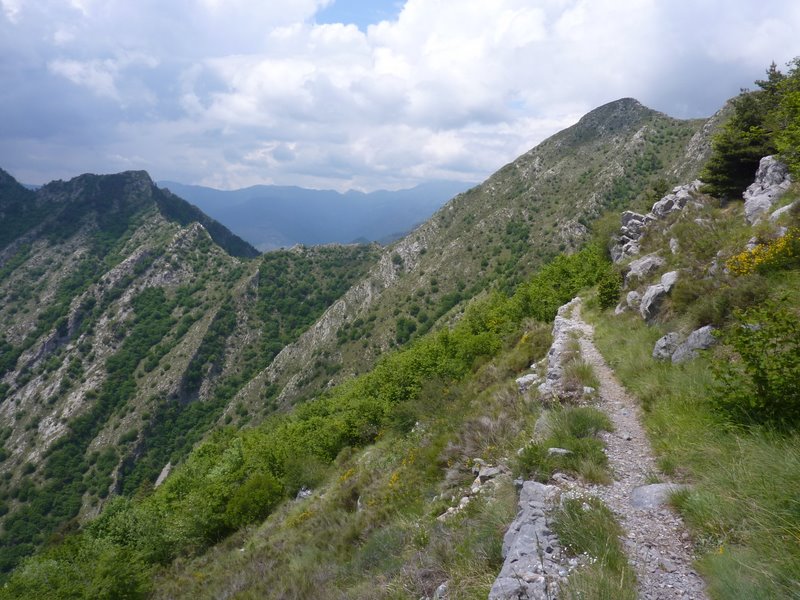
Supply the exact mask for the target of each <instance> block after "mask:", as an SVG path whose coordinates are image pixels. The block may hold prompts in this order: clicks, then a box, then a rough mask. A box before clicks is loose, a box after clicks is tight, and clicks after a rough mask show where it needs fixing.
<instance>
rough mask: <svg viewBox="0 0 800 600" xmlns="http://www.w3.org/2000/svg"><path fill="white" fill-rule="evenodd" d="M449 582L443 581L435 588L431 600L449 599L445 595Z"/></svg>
mask: <svg viewBox="0 0 800 600" xmlns="http://www.w3.org/2000/svg"><path fill="white" fill-rule="evenodd" d="M449 583H450V582H449V581H445V582H444V583H442V584H441V585H440V586H439V587H437V588H436V591H435V592H433V600H447V598H448V597H449V596H448V595H447V588H448V587H449Z"/></svg>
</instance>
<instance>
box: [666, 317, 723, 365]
mask: <svg viewBox="0 0 800 600" xmlns="http://www.w3.org/2000/svg"><path fill="white" fill-rule="evenodd" d="M713 332H714V328H713V327H712V326H711V325H706V326H705V327H701V328H700V329H695V330H694V331H693V332H692V333H690V334H689V337H688V338H686V341H685V342H683V343H682V344H680V345H679V346H678V347H677V348H676V349H675V352H673V353H672V362H673V363H675V364H677V363H682V362H685V361H687V360H690V359H692V358H697V351H698V350H706V349H708V348H711V346H713V345H714V344H716V343H717V338H716V337H714V334H713Z"/></svg>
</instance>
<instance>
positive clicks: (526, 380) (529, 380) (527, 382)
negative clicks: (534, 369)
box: [517, 373, 540, 393]
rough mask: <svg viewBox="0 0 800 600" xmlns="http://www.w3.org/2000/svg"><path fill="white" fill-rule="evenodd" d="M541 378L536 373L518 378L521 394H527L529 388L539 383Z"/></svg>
mask: <svg viewBox="0 0 800 600" xmlns="http://www.w3.org/2000/svg"><path fill="white" fill-rule="evenodd" d="M539 380H540V378H539V376H538V375H537V374H536V373H528V374H527V375H523V376H522V377H517V386H518V387H519V391H520V392H523V393H524V392H525V391H526V390H527V389H528V388H529V387H531V386H533V385H536V384H537V383H539Z"/></svg>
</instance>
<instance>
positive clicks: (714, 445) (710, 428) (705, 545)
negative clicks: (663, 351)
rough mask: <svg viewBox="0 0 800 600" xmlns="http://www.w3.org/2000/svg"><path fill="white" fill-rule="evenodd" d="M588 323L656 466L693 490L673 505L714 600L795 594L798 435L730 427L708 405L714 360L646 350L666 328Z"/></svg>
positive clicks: (799, 572)
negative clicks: (669, 359) (678, 359)
mask: <svg viewBox="0 0 800 600" xmlns="http://www.w3.org/2000/svg"><path fill="white" fill-rule="evenodd" d="M587 316H589V317H590V318H591V319H592V320H593V321H594V322H595V324H596V327H595V332H596V334H595V341H596V343H597V346H598V348H599V350H600V351H601V352H602V353H603V355H604V356H605V357H606V360H607V361H608V362H609V364H611V366H612V367H613V368H614V369H615V371H616V373H617V375H618V376H619V377H620V379H621V380H622V382H623V383H624V385H625V386H626V387H627V388H628V389H629V390H630V391H631V392H632V393H633V394H635V395H636V396H638V397H639V398H640V400H641V401H642V405H643V408H644V410H645V413H644V414H645V417H644V418H645V424H646V427H647V429H648V431H649V433H650V437H651V442H652V443H653V446H654V448H655V450H656V452H657V453H658V455H659V466H660V467H661V468H662V469H663V470H664V471H665V472H667V473H669V474H671V475H672V476H673V477H676V478H678V479H685V480H688V481H691V482H692V483H693V484H694V485H693V488H692V490H691V491H690V492H686V493H684V494H682V495H681V496H679V497H678V499H677V505H678V508H679V510H680V511H681V513H682V515H683V516H684V519H685V520H686V522H687V524H688V525H689V526H690V527H691V528H692V531H693V533H694V537H695V541H696V544H697V550H698V553H699V555H700V560H699V563H698V568H699V569H700V571H701V573H702V574H703V575H704V577H705V578H706V580H707V583H708V586H709V593H710V595H711V596H712V598H754V599H760V598H764V599H766V598H792V597H795V598H796V597H800V583H798V582H800V500H798V499H799V498H800V435H799V434H798V433H797V432H790V433H783V434H777V433H774V432H770V431H768V430H766V429H763V428H759V427H750V428H744V427H733V426H731V425H730V424H729V423H728V422H726V421H725V420H723V419H722V418H721V417H720V416H719V415H718V413H715V412H714V410H713V408H712V404H711V400H710V389H711V385H712V376H711V369H710V366H711V361H712V360H713V357H710V356H703V357H701V358H699V359H697V360H694V361H691V362H688V363H684V364H682V365H672V364H671V363H663V362H658V361H656V360H654V359H653V358H652V357H651V355H650V353H651V351H652V348H653V343H654V342H655V341H656V339H658V337H660V336H661V335H662V334H663V331H660V330H659V329H658V328H656V327H650V328H648V327H646V326H645V325H644V324H643V323H642V322H641V320H640V319H638V318H636V317H635V316H627V317H623V318H615V317H613V316H610V315H608V314H604V315H598V314H596V313H594V314H591V315H587Z"/></svg>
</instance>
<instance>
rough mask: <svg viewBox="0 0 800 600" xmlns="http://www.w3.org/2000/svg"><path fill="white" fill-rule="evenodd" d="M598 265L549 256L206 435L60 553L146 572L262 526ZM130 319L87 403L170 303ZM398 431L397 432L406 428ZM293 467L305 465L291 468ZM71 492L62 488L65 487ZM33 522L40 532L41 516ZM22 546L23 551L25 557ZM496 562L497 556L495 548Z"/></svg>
mask: <svg viewBox="0 0 800 600" xmlns="http://www.w3.org/2000/svg"><path fill="white" fill-rule="evenodd" d="M605 264H606V263H605V262H604V259H602V258H601V255H600V253H599V252H598V251H597V250H596V249H588V250H585V251H583V252H580V253H577V254H574V255H572V256H568V257H560V258H559V259H558V260H557V261H555V263H554V266H551V267H548V268H546V269H544V270H543V271H542V273H541V274H540V275H538V276H537V277H536V278H535V279H534V280H533V281H532V282H531V284H529V285H528V286H524V287H523V288H521V290H520V291H519V292H518V293H517V294H515V296H514V297H513V298H509V297H507V296H505V295H503V294H501V293H494V294H491V295H489V296H488V297H486V298H484V299H483V300H481V301H476V302H473V303H472V304H471V305H470V306H469V307H468V309H467V310H466V312H465V314H464V315H463V318H462V319H461V320H460V321H459V322H458V323H457V325H456V326H454V327H453V328H452V329H444V330H441V331H439V332H437V333H435V334H430V335H427V336H424V337H421V338H419V339H418V340H417V341H416V342H414V343H413V344H412V345H411V346H410V347H409V348H407V349H405V350H403V351H399V352H395V353H392V354H388V355H386V356H385V357H384V358H383V359H382V360H381V361H380V362H379V363H378V365H377V366H376V367H375V368H374V369H373V370H372V371H371V372H369V373H367V374H366V375H363V376H361V377H359V378H357V379H355V380H351V381H349V382H347V383H345V384H343V385H340V386H339V387H337V388H335V389H333V390H331V391H329V392H327V393H326V394H324V395H322V396H320V397H318V398H316V399H314V400H311V401H309V402H307V403H305V404H302V405H299V406H297V407H296V409H295V410H294V411H293V412H292V413H289V414H286V415H281V416H273V417H271V418H269V419H267V420H266V421H265V422H264V423H263V424H261V425H260V426H259V427H256V428H251V429H243V430H241V431H239V432H237V433H234V432H232V431H229V430H218V431H216V432H215V433H214V434H212V435H211V436H210V437H209V439H207V440H206V441H204V442H203V443H202V444H200V445H199V446H198V447H197V448H196V449H195V450H194V451H193V452H192V453H191V454H190V455H189V456H188V458H187V459H186V461H185V463H184V464H183V465H181V466H180V467H178V468H177V469H176V471H175V472H174V473H173V474H172V475H171V476H170V477H169V478H168V479H167V480H166V481H165V482H164V483H163V484H162V485H161V486H159V487H158V488H157V489H156V490H155V491H154V492H153V493H152V495H150V496H147V497H146V498H144V499H142V500H136V501H132V502H129V501H115V502H114V503H112V505H111V507H109V509H108V511H107V512H106V513H105V514H104V515H103V517H101V519H99V520H98V521H96V522H95V523H94V524H92V525H91V526H89V527H88V528H86V529H85V530H84V531H83V533H81V534H80V535H78V536H77V537H76V538H69V539H70V540H71V541H70V544H76V545H77V548H78V549H77V550H73V551H72V553H71V554H70V556H72V555H75V554H78V555H80V554H81V553H82V552H84V550H83V549H84V548H87V547H93V546H95V545H97V544H101V545H103V544H106V545H107V544H111V547H112V548H113V549H114V552H115V553H116V554H113V556H124V555H126V553H130V555H131V556H133V557H135V560H136V561H141V563H142V564H143V565H144V567H143V568H142V572H148V569H151V568H152V566H153V565H155V564H157V563H161V562H165V561H168V560H170V559H171V558H174V557H175V556H178V555H179V554H181V553H185V552H191V551H197V550H202V549H203V548H205V547H207V546H208V545H210V544H213V543H216V542H218V541H219V540H220V539H221V538H222V537H223V536H225V535H227V534H229V533H230V532H232V531H234V530H235V529H236V528H238V527H241V526H242V525H244V524H247V523H252V522H257V521H258V520H260V519H263V518H264V517H265V516H266V515H267V514H268V513H269V512H270V511H271V510H272V509H273V508H274V506H275V503H276V502H277V501H278V500H280V499H281V498H283V497H285V495H286V494H288V493H292V492H294V491H296V489H297V487H298V485H306V484H307V483H314V479H315V478H319V476H320V475H319V473H324V471H325V469H326V467H328V466H329V465H331V464H332V463H333V461H334V460H335V459H336V457H337V456H338V455H339V454H340V453H341V452H342V451H343V450H345V449H347V448H359V447H363V446H364V445H366V444H370V443H373V442H374V441H375V440H376V439H378V438H379V437H380V436H382V435H384V434H385V432H386V431H388V430H389V429H395V430H397V429H398V425H397V424H398V418H399V415H402V414H403V413H404V410H403V407H404V406H405V407H407V408H408V409H409V410H407V411H405V413H408V414H415V413H417V412H418V411H420V410H422V408H421V405H420V404H419V401H420V397H421V394H423V393H426V390H428V389H429V387H428V386H430V384H431V382H456V381H458V380H460V379H462V378H464V377H465V376H466V375H467V374H468V373H470V372H471V370H472V369H473V368H475V366H476V365H479V364H481V363H482V362H484V361H485V360H487V359H489V358H491V357H492V356H495V355H496V354H497V353H498V352H500V351H501V349H502V348H503V344H504V340H505V339H506V338H508V337H509V336H510V335H511V334H513V332H514V331H515V330H517V329H518V328H519V327H520V325H521V324H522V322H523V321H525V320H526V319H528V318H530V317H534V318H536V317H537V316H539V315H543V316H544V317H545V318H551V315H552V313H554V312H555V309H556V308H557V305H558V304H561V303H563V302H564V301H566V300H568V299H569V298H570V297H572V295H573V294H574V293H575V292H576V291H577V290H579V289H580V288H581V287H583V286H586V285H593V284H594V283H595V282H596V279H597V276H598V275H597V274H598V273H599V272H601V271H602V268H604V267H605ZM538 292H542V293H541V294H539V293H538ZM135 311H136V318H135V321H134V327H133V328H132V330H131V333H130V334H129V336H128V337H127V338H126V339H125V341H124V342H123V346H122V348H121V349H120V351H119V352H118V353H117V354H116V355H115V356H113V357H111V358H110V359H109V360H108V362H107V368H108V370H109V386H111V385H113V389H111V388H110V387H108V388H107V387H106V386H104V387H103V388H102V390H101V391H100V393H99V395H98V401H97V406H98V407H109V408H110V407H111V406H113V405H115V403H116V401H117V400H118V399H119V398H121V397H123V396H124V394H126V393H130V391H132V390H133V389H135V388H134V387H131V386H132V382H131V378H132V377H133V373H134V372H135V366H136V364H137V363H138V362H139V361H140V360H142V358H143V357H144V356H146V354H147V352H148V350H149V349H150V347H151V346H152V345H153V344H155V343H156V342H157V341H158V340H159V339H160V338H161V337H163V335H164V333H163V330H162V329H161V328H162V327H168V326H169V324H170V318H169V314H170V311H171V305H170V303H169V302H168V301H167V300H166V298H165V297H164V293H163V290H145V292H143V293H142V294H141V295H140V297H139V298H137V300H136V306H135ZM536 340H538V337H536ZM534 341H535V340H534ZM525 343H528V342H525ZM531 343H533V342H531ZM537 344H538V342H537ZM445 397H446V396H445ZM194 404H202V403H194ZM190 406H191V404H190ZM101 409H102V410H106V409H105V408H98V410H101ZM576 415H577V413H576ZM98 417H99V414H97V413H92V414H91V418H89V419H88V420H87V421H86V423H85V424H84V425H81V427H80V428H77V429H76V435H75V436H74V437H70V438H69V439H68V440H67V441H66V442H64V444H59V445H57V447H56V449H55V450H54V451H53V452H52V453H51V456H50V457H49V458H48V461H47V464H46V472H48V473H50V474H51V475H53V476H54V475H55V474H56V473H74V472H81V470H80V469H79V468H78V467H79V465H77V464H75V465H73V464H71V463H69V461H70V460H73V461H81V460H82V457H83V456H84V454H85V446H84V445H83V444H84V443H85V442H84V440H86V439H89V438H90V437H91V436H90V434H91V432H93V431H94V429H93V428H94V427H96V425H95V423H97V422H98V421H99V420H100V419H98ZM400 420H401V421H403V422H406V423H407V422H408V421H409V419H405V418H400ZM565 420H566V422H568V425H565V427H566V428H567V429H568V430H569V431H571V432H573V433H576V434H579V435H584V434H587V432H588V431H589V430H591V429H592V427H591V423H594V422H595V421H596V419H594V420H593V419H591V418H589V419H588V421H587V420H586V419H583V418H581V417H579V416H576V417H574V418H572V417H565ZM590 422H591V423H590ZM587 423H589V424H588V425H587ZM399 429H401V430H407V428H406V426H401V427H399ZM558 441H559V442H561V441H563V442H564V443H567V442H569V440H561V439H559V440H558ZM590 442H591V440H590V439H589V438H588V437H586V438H575V441H574V443H573V447H574V448H575V450H576V454H579V455H580V456H588V454H589V451H590V449H589V450H587V448H588V446H589V445H591V443H590ZM584 446H586V447H587V448H584ZM67 450H69V451H70V452H69V454H68V455H67V454H65V452H66V451H67ZM600 454H602V451H600ZM56 458H57V460H56ZM300 460H302V462H303V463H304V464H310V465H315V466H314V467H313V468H306V469H303V468H298V461H300ZM97 462H98V463H99V462H100V461H99V459H98V461H97ZM67 481H69V480H67ZM81 485H82V482H81V481H80V480H76V483H75V487H74V490H75V491H76V492H77V491H78V490H79V489H80V486H81ZM72 489H73V488H71V487H69V485H68V486H67V490H72ZM354 489H356V488H354ZM343 493H345V492H344V491H343ZM345 496H346V497H345ZM345 496H343V501H344V500H347V502H346V503H345V504H347V503H349V502H350V500H352V501H353V502H354V501H355V500H354V499H353V498H351V496H352V494H351V492H347V493H346V494H345ZM65 498H70V499H74V501H75V504H74V506H73V510H77V507H78V506H79V497H76V496H70V495H69V494H67V495H66V496H65ZM348 499H349V500H348ZM347 505H348V506H349V504H347ZM112 507H113V508H112ZM34 522H35V523H37V524H38V525H37V526H38V527H39V528H41V526H42V522H41V520H39V521H34ZM8 539H9V540H10V539H11V538H8ZM492 539H495V538H494V537H492ZM31 547H32V546H28V547H25V548H24V551H28V552H29V551H30V549H31ZM496 554H497V556H498V557H499V545H497V552H496ZM47 560H51V558H47V559H46V558H45V557H44V556H42V557H40V558H34V559H32V560H31V561H30V562H29V563H26V565H30V568H32V569H33V568H34V567H35V566H36V565H38V567H36V568H40V567H42V564H43V562H44V563H46V562H47ZM42 561H43V562H42ZM132 562H133V563H135V561H132ZM81 568H82V569H88V566H86V565H82V566H81ZM88 573H89V574H88V575H87V576H88V577H89V578H90V579H91V580H92V582H93V583H92V585H95V584H97V585H99V581H96V580H95V578H97V577H100V574H99V573H97V572H88ZM20 577H21V576H20ZM20 577H17V575H15V576H14V577H13V578H12V579H13V580H14V585H23V583H24V581H26V580H25V579H24V578H22V579H20ZM100 579H101V580H102V577H100ZM19 589H24V586H23V587H22V588H19Z"/></svg>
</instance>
